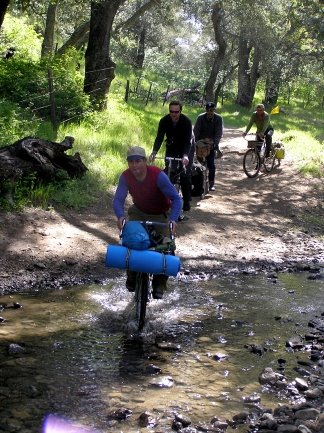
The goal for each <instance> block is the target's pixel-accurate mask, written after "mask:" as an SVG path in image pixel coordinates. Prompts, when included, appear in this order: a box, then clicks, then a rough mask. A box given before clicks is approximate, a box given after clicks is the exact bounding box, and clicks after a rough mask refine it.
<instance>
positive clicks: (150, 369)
mask: <svg viewBox="0 0 324 433" xmlns="http://www.w3.org/2000/svg"><path fill="white" fill-rule="evenodd" d="M161 371H162V370H161V368H160V367H158V366H156V365H154V364H149V365H148V366H147V367H146V373H148V374H159V373H161Z"/></svg>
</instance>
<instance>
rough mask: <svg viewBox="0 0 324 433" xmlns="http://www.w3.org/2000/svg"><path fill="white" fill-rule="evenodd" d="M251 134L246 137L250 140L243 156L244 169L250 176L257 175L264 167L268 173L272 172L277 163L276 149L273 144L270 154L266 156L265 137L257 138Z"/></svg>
mask: <svg viewBox="0 0 324 433" xmlns="http://www.w3.org/2000/svg"><path fill="white" fill-rule="evenodd" d="M253 138H254V139H253V140H252V139H251V135H250V136H249V137H248V138H246V140H247V142H248V150H247V151H246V152H245V154H244V156H243V170H244V173H245V174H246V175H247V176H248V177H251V178H253V177H256V176H257V175H258V174H259V172H260V170H261V169H262V167H264V170H265V171H266V172H267V173H270V172H271V171H272V169H273V167H274V165H275V159H276V149H275V148H274V146H273V144H271V149H270V152H269V155H268V156H266V142H265V139H263V140H262V141H258V140H256V136H255V135H253Z"/></svg>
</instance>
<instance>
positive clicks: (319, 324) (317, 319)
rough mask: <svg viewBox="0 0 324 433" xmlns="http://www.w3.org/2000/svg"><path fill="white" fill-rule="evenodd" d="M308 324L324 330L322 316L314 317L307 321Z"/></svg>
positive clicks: (323, 318)
mask: <svg viewBox="0 0 324 433" xmlns="http://www.w3.org/2000/svg"><path fill="white" fill-rule="evenodd" d="M308 326H309V327H311V328H315V329H318V330H319V331H320V332H324V317H315V318H313V319H311V320H310V321H309V322H308Z"/></svg>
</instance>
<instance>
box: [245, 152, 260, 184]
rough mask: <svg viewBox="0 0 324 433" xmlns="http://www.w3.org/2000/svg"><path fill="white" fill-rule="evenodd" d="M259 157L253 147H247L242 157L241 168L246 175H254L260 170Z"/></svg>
mask: <svg viewBox="0 0 324 433" xmlns="http://www.w3.org/2000/svg"><path fill="white" fill-rule="evenodd" d="M260 167H261V159H260V155H259V153H258V152H257V151H256V150H254V149H248V150H247V151H246V152H245V154H244V157H243V170H244V173H245V174H246V175H247V176H248V177H256V176H257V175H258V173H259V171H260Z"/></svg>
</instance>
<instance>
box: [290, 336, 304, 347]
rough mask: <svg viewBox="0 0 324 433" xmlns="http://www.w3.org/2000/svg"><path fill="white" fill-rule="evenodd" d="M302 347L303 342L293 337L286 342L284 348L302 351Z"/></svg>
mask: <svg viewBox="0 0 324 433" xmlns="http://www.w3.org/2000/svg"><path fill="white" fill-rule="evenodd" d="M303 346H304V340H303V338H302V337H300V336H295V337H292V338H291V339H289V340H288V341H287V342H286V347H291V348H292V349H293V350H298V349H302V348H303Z"/></svg>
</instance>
